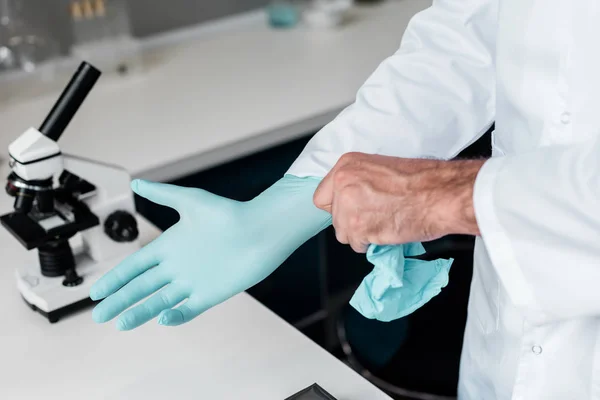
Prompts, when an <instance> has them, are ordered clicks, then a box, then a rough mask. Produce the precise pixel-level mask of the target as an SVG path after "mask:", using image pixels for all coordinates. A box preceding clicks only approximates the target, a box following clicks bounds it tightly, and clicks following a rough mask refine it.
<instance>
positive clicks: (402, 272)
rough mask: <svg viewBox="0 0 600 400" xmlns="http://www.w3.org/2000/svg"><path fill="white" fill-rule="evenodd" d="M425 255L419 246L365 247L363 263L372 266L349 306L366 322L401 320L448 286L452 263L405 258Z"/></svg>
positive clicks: (413, 244)
mask: <svg viewBox="0 0 600 400" xmlns="http://www.w3.org/2000/svg"><path fill="white" fill-rule="evenodd" d="M424 253H425V249H424V248H423V246H422V245H421V244H420V243H411V244H408V245H404V246H376V245H371V246H369V250H368V251H367V259H368V260H369V261H370V262H371V263H372V264H373V265H374V266H375V267H374V268H373V271H372V272H371V273H370V274H369V275H367V276H366V277H365V279H364V280H363V281H362V283H361V284H360V286H359V287H358V289H357V290H356V292H355V293H354V296H352V299H351V300H350V305H351V306H352V307H354V308H355V309H356V310H357V311H358V312H359V313H361V314H362V315H363V316H365V317H366V318H370V319H377V320H379V321H392V320H395V319H398V318H402V317H404V316H406V315H408V314H410V313H412V312H414V311H415V310H417V309H418V308H420V307H422V306H423V305H424V304H425V303H427V302H428V301H429V300H431V299H432V298H433V297H435V296H437V295H438V294H439V293H440V291H441V290H442V288H444V287H446V285H447V284H448V273H449V272H450V266H451V265H452V261H453V260H443V259H439V260H435V261H423V260H415V259H410V258H406V257H411V256H419V255H422V254H424Z"/></svg>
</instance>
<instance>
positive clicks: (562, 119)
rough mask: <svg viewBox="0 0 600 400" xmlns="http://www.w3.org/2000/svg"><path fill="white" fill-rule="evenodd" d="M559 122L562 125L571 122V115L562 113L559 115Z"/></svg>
mask: <svg viewBox="0 0 600 400" xmlns="http://www.w3.org/2000/svg"><path fill="white" fill-rule="evenodd" d="M560 122H562V123H563V124H565V125H566V124H568V123H570V122H571V113H569V112H566V111H565V112H564V113H562V114H561V115H560Z"/></svg>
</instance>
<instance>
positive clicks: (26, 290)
mask: <svg viewBox="0 0 600 400" xmlns="http://www.w3.org/2000/svg"><path fill="white" fill-rule="evenodd" d="M99 77H100V71H98V70H97V69H96V68H94V67H93V66H92V65H90V64H88V63H86V62H83V63H82V64H81V65H80V66H79V69H78V70H77V72H76V73H75V75H74V76H73V78H72V79H71V81H70V82H69V84H68V85H67V87H66V88H65V89H64V91H63V93H62V94H61V96H60V98H59V99H58V101H57V102H56V104H55V105H54V107H53V108H52V110H51V111H50V114H48V116H47V117H46V119H45V120H44V122H43V123H42V125H41V127H40V129H39V130H38V129H35V128H30V129H28V130H27V131H25V132H24V133H23V134H22V135H21V136H20V137H19V138H17V140H15V141H14V142H12V143H11V144H10V146H9V147H8V152H9V155H10V161H9V166H10V169H11V171H12V172H11V174H10V175H9V176H8V182H7V184H6V192H7V193H8V194H9V195H10V196H12V197H14V198H15V201H14V211H13V212H12V213H10V214H6V215H3V216H1V217H0V222H1V224H2V226H4V228H5V229H7V230H8V232H10V233H11V234H12V236H14V237H15V238H16V240H18V241H19V242H20V243H21V244H22V245H23V246H24V247H25V248H26V249H27V250H33V249H37V252H38V260H39V263H32V264H31V265H17V266H16V267H17V270H16V278H17V286H18V289H19V292H20V293H21V296H22V297H23V299H24V300H25V302H26V303H27V304H28V305H29V306H30V307H31V308H32V309H33V310H34V311H38V312H39V313H40V314H42V315H43V316H45V317H46V318H48V320H49V321H50V322H51V323H54V322H57V321H58V320H59V319H60V318H61V317H63V316H65V315H67V314H69V313H71V312H74V311H76V310H79V309H81V308H83V307H85V306H87V305H90V304H92V300H91V299H90V298H89V290H90V287H91V285H92V284H93V283H94V282H95V281H96V280H97V279H98V278H100V277H101V276H102V275H104V274H105V273H106V272H107V271H109V270H110V269H111V268H113V267H115V266H116V265H117V264H118V263H119V262H120V261H122V260H123V259H124V258H125V257H127V256H128V255H129V254H131V253H133V252H135V251H136V250H137V249H139V247H140V245H139V242H138V227H137V222H136V219H135V204H134V198H133V193H132V191H131V189H130V186H129V185H130V176H129V174H128V173H127V172H126V171H125V170H124V169H122V168H119V167H116V166H112V165H108V164H105V163H101V162H98V161H92V160H87V159H84V158H81V157H77V156H73V155H67V154H63V153H62V152H61V150H60V147H59V146H58V143H57V141H58V139H59V138H60V136H61V135H62V133H63V132H64V130H65V129H66V128H67V126H68V124H69V122H70V121H71V119H72V118H73V117H74V115H75V113H76V112H77V110H78V109H79V107H80V106H81V104H82V103H83V101H84V100H85V98H86V97H87V95H88V93H89V92H90V91H91V89H92V88H93V86H94V84H95V83H96V81H97V80H98V78H99ZM76 239H78V240H76Z"/></svg>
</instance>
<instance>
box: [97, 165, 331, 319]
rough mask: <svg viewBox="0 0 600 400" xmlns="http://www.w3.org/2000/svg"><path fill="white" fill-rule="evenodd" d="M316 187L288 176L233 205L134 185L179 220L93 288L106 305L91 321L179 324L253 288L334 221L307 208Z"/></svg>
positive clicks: (191, 192) (197, 193)
mask: <svg viewBox="0 0 600 400" xmlns="http://www.w3.org/2000/svg"><path fill="white" fill-rule="evenodd" d="M318 184H319V180H318V179H314V178H297V177H293V176H286V177H284V178H282V179H281V180H279V181H278V182H277V183H275V184H274V185H273V186H271V187H270V188H269V189H267V190H266V191H265V192H264V193H262V194H260V195H259V196H257V197H256V198H255V199H254V200H251V201H249V202H237V201H233V200H229V199H226V198H223V197H219V196H216V195H213V194H211V193H208V192H206V191H203V190H200V189H192V188H183V187H177V186H173V185H166V184H160V183H151V182H146V181H139V180H137V181H134V182H133V183H132V189H133V191H134V192H135V193H137V194H138V195H140V196H142V197H145V198H147V199H148V200H150V201H153V202H155V203H157V204H161V205H164V206H168V207H171V208H173V209H175V210H176V211H177V212H178V213H179V215H180V220H179V222H177V224H175V225H174V226H172V227H171V228H170V229H168V230H167V231H165V232H164V233H163V234H162V235H161V236H160V237H159V238H158V239H156V240H155V241H154V242H152V243H150V244H149V245H147V246H146V247H144V248H142V249H141V250H140V251H138V252H137V253H135V254H133V255H132V256H130V257H128V258H127V259H125V260H124V261H123V262H122V263H121V264H119V265H118V266H117V267H116V268H114V269H113V270H111V271H110V272H108V273H107V274H106V275H105V276H104V277H102V278H100V279H99V280H98V281H97V282H96V283H95V284H94V285H93V286H92V288H91V292H90V297H91V298H92V299H93V300H99V299H104V300H103V301H102V302H101V303H100V304H99V305H98V306H96V308H95V309H94V312H93V318H94V320H95V321H96V322H99V323H102V322H107V321H109V320H111V319H113V318H115V317H117V316H119V315H120V314H121V313H122V314H121V315H120V316H119V318H118V320H117V328H118V329H119V330H130V329H133V328H136V327H138V326H140V325H142V324H144V323H146V322H147V321H149V320H151V319H153V318H155V317H157V316H159V323H160V324H161V325H168V326H175V325H180V324H182V323H185V322H188V321H190V320H191V319H193V318H194V317H196V316H198V315H199V314H201V313H202V312H204V311H205V310H207V309H209V308H211V307H213V306H215V305H217V304H219V303H221V302H223V301H225V300H227V299H228V298H230V297H232V296H234V295H236V294H238V293H240V292H242V291H244V290H246V289H248V288H250V287H252V286H253V285H255V284H257V283H258V282H260V281H261V280H263V279H265V278H266V277H267V276H268V275H269V274H271V273H272V272H273V271H274V270H275V269H276V268H277V267H278V266H279V265H280V264H281V263H283V262H284V261H285V260H286V259H287V258H288V257H289V256H290V255H291V254H292V252H294V251H295V250H296V249H297V248H298V247H299V246H300V245H302V244H303V243H304V242H305V241H307V240H308V239H310V238H311V237H312V236H314V235H316V234H317V233H318V232H320V231H321V230H323V229H325V228H326V227H327V226H328V225H330V223H331V216H330V215H329V214H328V213H327V212H325V211H321V210H319V209H318V208H316V207H315V206H314V205H313V202H312V196H313V193H314V191H315V189H316V187H317V185H318ZM151 295H152V296H151ZM148 296H151V297H150V298H149V299H147V300H146V301H144V302H143V303H141V304H139V305H136V306H135V307H133V308H131V309H130V310H127V309H128V308H129V307H131V306H133V305H134V304H136V303H138V302H139V301H141V300H143V299H145V298H146V297H148ZM184 300H187V301H186V302H185V303H183V304H182V305H180V306H179V307H177V308H173V307H175V306H177V304H179V303H180V302H182V301H184ZM125 310H127V311H125ZM124 311H125V312H124Z"/></svg>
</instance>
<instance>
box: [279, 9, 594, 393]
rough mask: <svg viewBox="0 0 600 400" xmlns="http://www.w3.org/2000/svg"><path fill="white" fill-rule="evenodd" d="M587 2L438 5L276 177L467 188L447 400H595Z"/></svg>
mask: <svg viewBox="0 0 600 400" xmlns="http://www.w3.org/2000/svg"><path fill="white" fill-rule="evenodd" d="M599 96H600V1H597V0H438V1H434V2H433V6H432V7H431V8H429V9H427V10H425V11H423V12H421V13H419V14H418V15H417V16H415V17H414V18H413V19H412V21H411V23H410V25H409V27H408V29H407V31H406V33H405V35H404V38H403V40H402V45H401V47H400V49H399V50H398V52H397V53H396V54H394V55H393V56H391V57H390V58H388V59H387V60H385V61H384V62H383V63H382V64H381V66H380V67H379V68H378V69H377V70H376V71H375V73H374V74H373V75H372V76H371V77H370V78H369V79H368V80H367V82H366V83H365V84H364V86H363V87H362V88H361V89H360V91H359V92H358V95H357V97H356V102H355V103H354V104H353V105H351V106H350V107H348V108H347V109H346V110H345V111H344V112H342V113H341V114H340V116H339V117H338V118H337V119H335V120H334V121H333V122H332V123H330V124H329V125H327V126H326V127H325V128H324V129H323V130H321V131H320V132H319V133H318V134H317V135H316V136H315V137H314V138H313V139H312V140H311V142H310V143H309V144H308V146H307V147H306V149H305V151H304V152H303V153H302V155H301V156H300V157H299V158H298V160H297V161H296V162H295V164H294V165H293V166H292V167H291V169H290V173H292V174H295V175H301V176H305V175H314V176H323V175H325V174H326V173H327V171H329V169H330V168H331V167H332V166H333V165H334V164H335V162H336V161H337V159H338V158H339V156H340V155H341V154H343V153H345V152H349V151H361V152H366V153H378V154H386V155H393V156H399V157H437V158H446V159H447V158H452V157H453V156H455V155H456V154H457V153H459V151H460V150H461V149H464V148H465V147H466V146H468V145H469V144H470V143H472V142H473V141H475V140H476V139H477V138H478V137H479V136H480V135H481V134H483V133H484V132H486V130H487V129H488V128H489V126H490V125H491V124H492V122H493V121H494V120H495V121H496V131H495V133H494V137H493V143H494V145H493V153H494V158H492V159H491V160H489V161H487V162H486V164H485V165H484V167H483V169H482V170H481V172H480V174H479V176H478V178H477V182H476V185H475V196H474V198H475V211H476V215H477V220H478V223H479V227H480V230H481V232H482V235H481V238H478V239H477V242H476V249H475V266H474V276H473V282H472V286H471V296H470V300H469V309H468V311H469V317H468V321H467V328H466V333H465V342H464V347H463V355H462V361H461V371H460V383H459V398H461V399H473V400H480V399H486V400H488V399H527V400H530V399H545V400H548V399H578V400H579V399H600V318H599V316H600V287H599V286H600V134H599V133H600V99H599Z"/></svg>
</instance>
